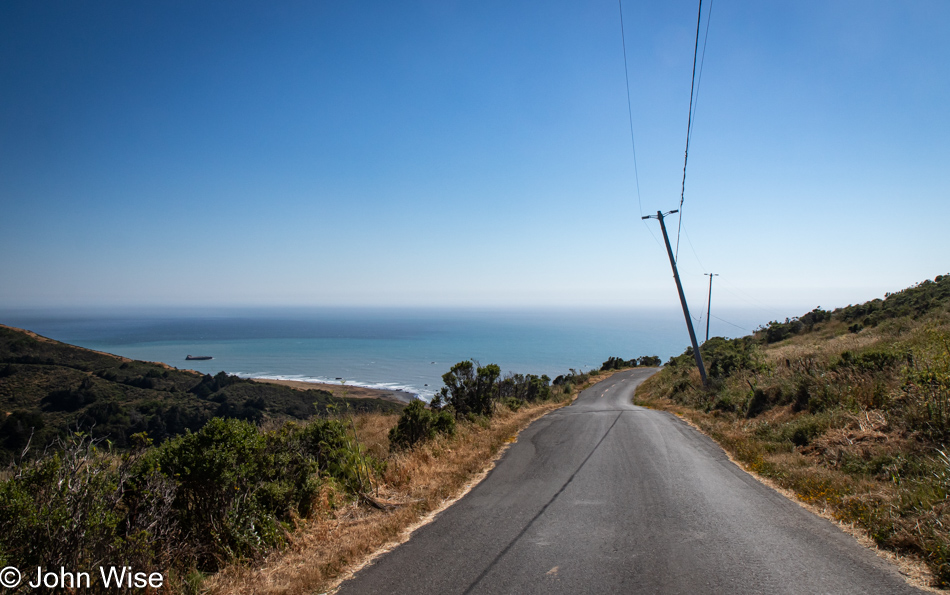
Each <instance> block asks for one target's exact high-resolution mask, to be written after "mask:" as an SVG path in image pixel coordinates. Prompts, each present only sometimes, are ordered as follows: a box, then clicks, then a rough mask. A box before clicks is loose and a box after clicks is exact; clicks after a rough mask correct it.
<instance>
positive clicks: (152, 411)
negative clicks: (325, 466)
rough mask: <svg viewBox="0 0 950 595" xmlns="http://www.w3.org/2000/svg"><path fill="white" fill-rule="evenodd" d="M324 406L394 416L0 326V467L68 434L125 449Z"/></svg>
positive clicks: (320, 394)
mask: <svg viewBox="0 0 950 595" xmlns="http://www.w3.org/2000/svg"><path fill="white" fill-rule="evenodd" d="M328 405H333V406H336V407H342V408H346V407H348V408H350V409H351V410H353V411H397V410H399V409H401V406H400V405H398V404H397V403H393V402H390V401H384V400H381V399H339V398H334V397H333V396H332V395H331V394H330V393H329V392H327V391H324V390H307V391H302V390H296V389H293V388H289V387H285V386H279V385H275V384H262V383H258V382H253V381H250V380H244V379H241V378H238V377H236V376H229V375H227V374H225V373H224V372H221V373H219V374H217V375H215V376H210V375H202V374H199V373H197V372H193V371H190V370H178V369H175V368H172V367H169V366H166V365H164V364H156V363H150V362H142V361H133V360H129V359H126V358H121V357H117V356H114V355H109V354H106V353H99V352H96V351H91V350H89V349H84V348H82V347H76V346H73V345H68V344H65V343H60V342H58V341H54V340H52V339H47V338H45V337H41V336H39V335H36V334H34V333H31V332H29V331H24V330H20V329H15V328H11V327H7V326H2V325H0V464H2V463H7V462H9V461H10V460H11V459H12V457H14V456H16V455H19V454H20V453H21V452H22V451H23V449H24V448H25V447H26V446H27V444H28V443H29V444H30V451H31V452H41V451H42V450H43V448H44V447H45V446H46V445H47V444H49V443H50V442H52V441H53V440H55V438H57V437H59V436H63V435H65V434H66V433H67V432H68V431H70V430H73V431H76V430H78V431H83V432H87V433H89V434H91V435H92V436H93V437H102V438H106V439H108V440H109V441H111V442H112V443H113V444H114V445H115V446H118V447H124V446H125V445H126V444H127V443H128V440H129V437H130V436H131V435H133V434H136V433H139V432H147V433H148V436H149V438H151V439H152V440H154V441H156V442H161V441H163V440H165V439H167V438H168V437H170V436H174V435H177V434H181V433H183V432H184V431H185V430H186V429H188V430H192V431H194V430H197V429H199V428H200V427H201V426H203V425H204V424H205V422H207V421H208V420H209V419H211V418H212V417H229V418H238V419H244V420H249V421H254V422H262V421H264V420H267V419H278V420H280V419H288V418H295V419H306V418H308V417H310V416H312V415H314V414H316V413H325V412H326V411H327V406H328Z"/></svg>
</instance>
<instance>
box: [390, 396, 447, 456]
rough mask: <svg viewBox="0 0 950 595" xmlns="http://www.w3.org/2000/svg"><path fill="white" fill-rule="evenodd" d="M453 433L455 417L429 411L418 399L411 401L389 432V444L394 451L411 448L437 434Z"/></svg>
mask: <svg viewBox="0 0 950 595" xmlns="http://www.w3.org/2000/svg"><path fill="white" fill-rule="evenodd" d="M453 433H455V417H454V416H453V415H452V413H451V412H450V411H448V410H440V411H431V410H429V409H427V408H426V406H425V403H423V402H422V401H420V400H419V399H413V401H412V402H411V403H409V405H407V406H406V408H405V409H403V410H402V414H401V415H400V416H399V421H398V422H396V425H395V426H393V428H392V429H391V430H389V442H390V444H391V445H392V447H393V448H395V449H404V448H412V447H413V446H415V445H416V444H419V443H420V442H424V441H426V440H431V439H433V438H435V437H436V435H437V434H449V435H451V434H453Z"/></svg>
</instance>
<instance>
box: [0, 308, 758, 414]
mask: <svg viewBox="0 0 950 595" xmlns="http://www.w3.org/2000/svg"><path fill="white" fill-rule="evenodd" d="M728 315H729V317H730V319H731V320H733V321H735V322H736V324H738V325H740V326H733V327H728V328H725V329H717V328H716V322H717V321H716V320H714V321H713V322H714V324H713V334H714V335H715V334H721V335H727V336H737V335H744V334H746V330H751V329H752V328H754V327H756V326H758V325H760V324H762V323H763V322H765V320H758V319H752V318H750V317H749V316H748V315H747V314H744V313H742V312H730V313H728ZM0 317H2V318H0V322H2V323H3V324H7V325H10V326H15V327H19V328H25V329H28V330H31V331H34V332H36V333H38V334H40V335H43V336H46V337H49V338H51V339H56V340H58V341H63V342H66V343H71V344H73V345H80V346H82V347H87V348H90V349H95V350H98V351H105V352H107V353H114V354H116V355H121V356H125V357H129V358H133V359H139V360H147V361H159V362H164V363H166V364H169V365H172V366H175V367H178V368H190V369H194V370H198V371H200V372H205V373H211V374H214V373H217V372H219V371H222V370H223V371H225V372H228V373H230V374H237V375H240V376H245V377H259V378H280V379H292V380H310V381H321V382H340V379H343V380H345V381H346V383H347V384H350V385H357V386H369V387H378V388H389V389H400V390H405V391H407V392H411V393H413V394H416V395H419V396H420V397H422V398H424V399H428V398H429V397H430V396H431V395H432V394H433V393H435V392H436V391H438V389H439V388H440V387H441V386H442V374H444V373H445V372H447V371H448V370H449V368H450V367H451V366H452V365H453V364H455V363H456V362H459V361H463V360H467V359H475V360H477V361H479V362H480V363H482V364H488V363H495V364H498V365H499V366H500V367H501V368H502V371H503V372H520V373H531V374H547V375H548V376H550V377H551V378H554V377H555V376H557V375H558V374H563V373H565V372H567V371H568V370H569V369H570V368H574V369H576V370H589V369H591V368H598V367H599V366H600V365H601V363H602V362H603V361H604V360H606V359H607V358H608V357H610V356H620V357H623V358H626V359H629V358H633V357H638V356H641V355H658V356H660V357H661V358H662V359H663V360H664V361H665V360H666V359H668V358H669V357H670V356H671V355H677V354H680V353H682V352H683V350H684V349H685V347H686V346H687V345H688V344H689V336H688V334H687V332H686V326H685V324H684V322H683V316H682V312H681V311H678V310H567V309H560V310H554V309H546V310H544V309H539V310H529V309H519V310H497V309H496V310H448V309H398V310H397V309H329V308H322V309H299V308H298V309H288V308H272V309H263V308H259V309H192V310H184V309H179V310H161V311H159V310H149V311H146V310H133V309H129V310H124V311H123V310H109V311H104V310H98V311H97V310H82V311H80V310H57V311H53V310H45V311H26V310H18V311H6V312H0ZM717 331H718V333H717ZM696 332H697V335H698V336H699V338H700V340H702V338H703V337H704V334H705V323H704V322H703V323H702V324H698V325H697V329H696ZM186 355H195V356H201V355H209V356H212V357H213V358H214V359H212V360H208V361H186V360H185V356H186Z"/></svg>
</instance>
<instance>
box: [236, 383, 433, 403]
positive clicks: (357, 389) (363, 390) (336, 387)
mask: <svg viewBox="0 0 950 595" xmlns="http://www.w3.org/2000/svg"><path fill="white" fill-rule="evenodd" d="M248 380H253V381H254V382H264V383H267V384H280V385H281V386H289V387H291V388H296V389H297V390H325V391H327V392H330V393H332V394H333V396H334V397H342V396H344V394H343V393H344V392H346V396H347V397H349V398H352V399H384V400H386V401H393V402H395V403H401V404H403V405H406V404H408V403H410V402H412V399H414V398H416V396H415V395H414V394H412V393H408V392H406V391H401V390H388V389H381V388H367V387H364V386H352V385H347V386H342V385H340V384H331V383H328V382H311V381H304V380H279V379H276V378H249V379H248Z"/></svg>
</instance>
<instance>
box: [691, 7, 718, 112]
mask: <svg viewBox="0 0 950 595" xmlns="http://www.w3.org/2000/svg"><path fill="white" fill-rule="evenodd" d="M712 5H713V0H709V8H708V9H707V10H706V33H705V34H704V35H703V56H702V58H700V60H699V79H698V80H697V81H696V101H695V105H693V116H695V115H696V110H697V109H699V87H700V85H702V84H703V65H704V64H706V43H707V42H708V41H709V21H711V20H712Z"/></svg>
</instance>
